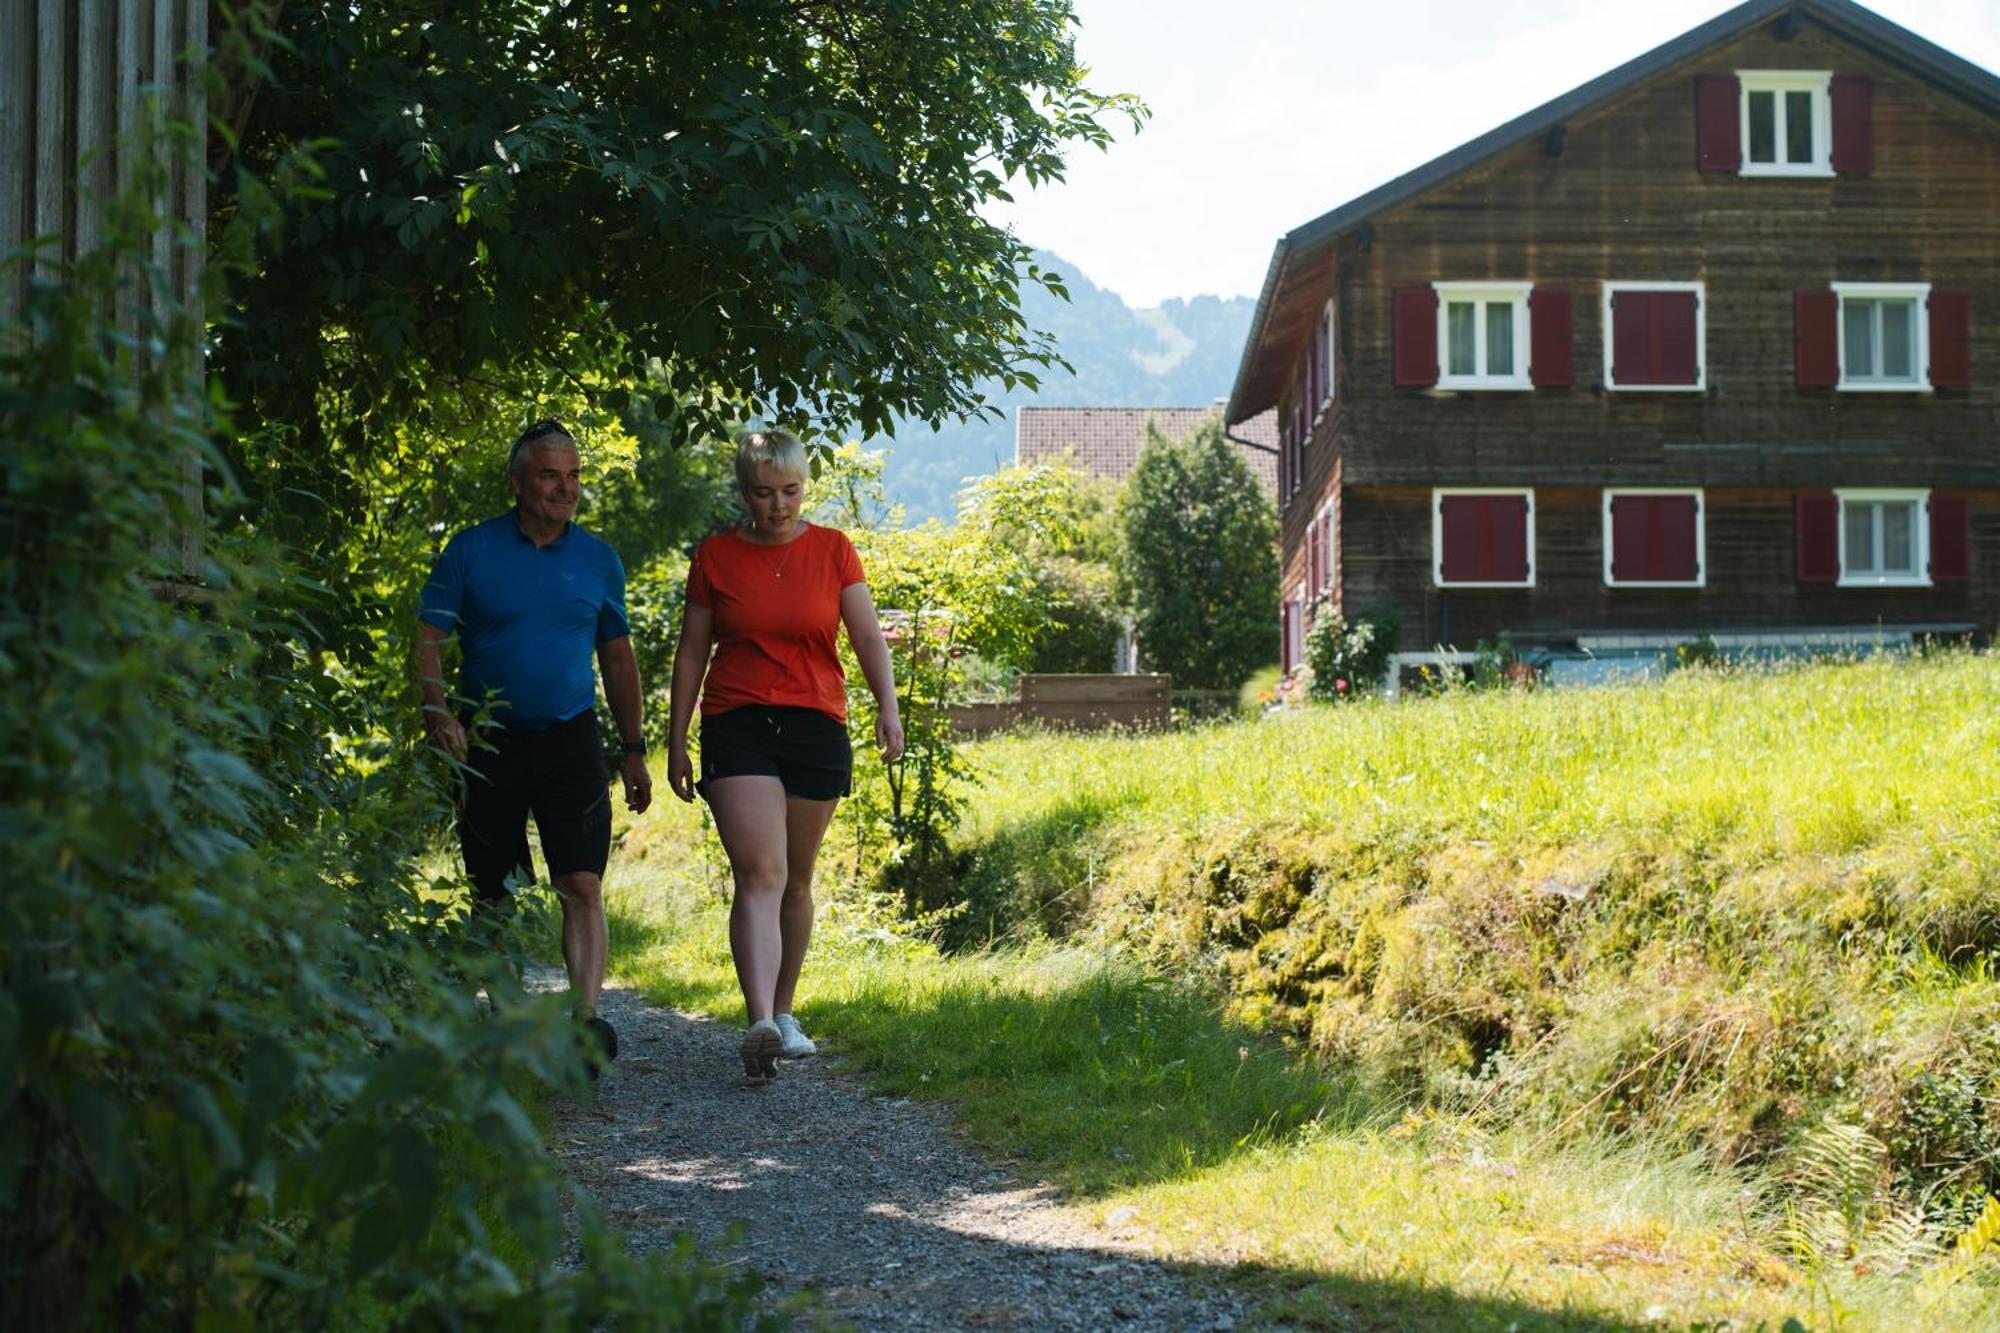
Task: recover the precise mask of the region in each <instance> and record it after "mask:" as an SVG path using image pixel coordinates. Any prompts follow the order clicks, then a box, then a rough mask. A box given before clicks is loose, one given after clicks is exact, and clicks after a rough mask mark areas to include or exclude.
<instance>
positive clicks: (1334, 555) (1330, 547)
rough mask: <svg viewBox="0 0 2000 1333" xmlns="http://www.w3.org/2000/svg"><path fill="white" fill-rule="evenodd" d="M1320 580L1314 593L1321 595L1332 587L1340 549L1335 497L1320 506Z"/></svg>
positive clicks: (1329, 498) (1329, 497)
mask: <svg viewBox="0 0 2000 1333" xmlns="http://www.w3.org/2000/svg"><path fill="white" fill-rule="evenodd" d="M1318 534H1319V580H1318V582H1317V584H1316V585H1315V586H1314V588H1313V590H1312V591H1313V595H1314V596H1315V597H1317V596H1320V595H1321V594H1323V593H1326V592H1328V591H1329V590H1331V589H1332V587H1333V584H1334V565H1335V563H1336V561H1337V559H1338V555H1339V551H1340V532H1339V529H1338V527H1337V525H1336V523H1335V519H1334V508H1333V497H1332V496H1328V497H1327V499H1326V502H1325V503H1324V504H1322V505H1321V506H1320V507H1319V526H1318Z"/></svg>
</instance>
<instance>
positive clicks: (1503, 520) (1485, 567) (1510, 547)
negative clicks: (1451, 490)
mask: <svg viewBox="0 0 2000 1333" xmlns="http://www.w3.org/2000/svg"><path fill="white" fill-rule="evenodd" d="M1438 505H1439V508H1440V510H1441V512H1442V518H1443V521H1442V523H1441V524H1440V525H1439V526H1440V527H1441V529H1442V531H1443V537H1444V558H1443V560H1442V561H1441V562H1440V563H1441V566H1442V568H1441V573H1442V574H1443V576H1444V581H1445V582H1446V583H1525V582H1527V580H1528V500H1527V497H1526V496H1521V495H1447V496H1444V497H1443V498H1442V499H1440V500H1439V501H1438Z"/></svg>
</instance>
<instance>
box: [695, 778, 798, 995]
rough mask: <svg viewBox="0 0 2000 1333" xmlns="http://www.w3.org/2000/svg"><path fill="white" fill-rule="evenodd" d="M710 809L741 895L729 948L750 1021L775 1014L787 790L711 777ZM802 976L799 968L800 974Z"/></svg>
mask: <svg viewBox="0 0 2000 1333" xmlns="http://www.w3.org/2000/svg"><path fill="white" fill-rule="evenodd" d="M703 785H704V786H705V787H706V788H707V792H706V795H707V797H708V808H709V810H710V811H711V812H712V813H713V814H714V815H715V831H716V832H717V833H718V834H720V835H721V837H722V850H723V851H724V852H726V853H728V855H729V869H730V873H731V875H732V876H733V877H734V879H735V881H736V896H735V898H734V900H733V901H732V902H731V903H730V907H729V953H730V957H731V958H733V959H734V960H735V962H736V982H737V984H738V985H739V986H741V987H742V988H743V1007H744V1008H745V1009H746V1010H748V1011H749V1015H750V1021H751V1022H752V1023H755V1022H757V1021H758V1020H759V1019H764V1018H769V1017H770V1016H771V1014H772V1013H773V1012H774V1010H773V1006H772V999H773V996H774V993H775V991H776V989H777V985H778V977H779V973H780V971H781V968H782V957H783V953H784V944H783V938H782V934H781V930H780V926H779V910H780V905H781V903H782V902H783V900H784V897H785V879H786V875H787V870H786V842H787V836H786V823H787V811H786V806H787V805H788V804H790V803H789V802H788V801H786V800H785V789H784V786H783V785H782V784H780V783H779V781H778V780H777V779H776V778H774V777H766V776H762V775H748V776H744V777H735V778H711V779H710V780H709V781H708V782H707V783H705V784H703ZM794 975H796V972H795V973H794Z"/></svg>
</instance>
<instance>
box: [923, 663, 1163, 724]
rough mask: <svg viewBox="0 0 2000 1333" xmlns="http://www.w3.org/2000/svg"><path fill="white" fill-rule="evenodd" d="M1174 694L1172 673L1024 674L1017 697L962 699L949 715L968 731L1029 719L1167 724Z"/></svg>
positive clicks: (1079, 722)
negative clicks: (978, 700) (977, 701)
mask: <svg viewBox="0 0 2000 1333" xmlns="http://www.w3.org/2000/svg"><path fill="white" fill-rule="evenodd" d="M1172 695H1173V677H1172V676H1113V675H1045V676H1022V677H1021V678H1020V680H1019V681H1018V682H1017V684H1016V686H1015V697H1014V698H1012V699H1009V700H1007V701H1005V702H1003V703H989V704H965V705H961V706H959V707H956V708H953V709H952V710H951V720H952V726H953V727H954V728H955V729H956V730H957V731H958V732H959V734H960V735H964V736H984V735H988V734H990V733H992V732H996V731H1005V730H1007V729H1008V728H1010V727H1017V726H1020V725H1022V724H1024V723H1030V722H1033V723H1039V724H1041V725H1042V726H1045V727H1051V728H1054V729H1056V730H1060V731H1103V730H1106V729H1107V728H1111V727H1130V728H1141V727H1164V726H1167V725H1169V724H1170V723H1171V722H1172V721H1173V716H1174V712H1173V704H1172Z"/></svg>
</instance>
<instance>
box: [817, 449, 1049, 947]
mask: <svg viewBox="0 0 2000 1333" xmlns="http://www.w3.org/2000/svg"><path fill="white" fill-rule="evenodd" d="M820 463H821V466H820V468H819V472H820V476H819V478H818V480H817V482H816V483H815V489H816V490H817V491H818V492H819V493H820V495H821V497H822V498H821V500H820V501H819V503H818V505H817V506H816V507H815V508H814V510H813V511H812V514H813V517H814V518H815V519H816V520H821V521H826V522H830V523H833V524H834V525H836V526H840V527H844V528H846V529H847V530H848V532H849V534H850V535H851V536H852V538H853V540H854V543H855V547H856V549H857V550H858V552H859V553H860V556H861V561H862V567H863V568H864V569H865V570H866V571H867V574H868V584H869V588H870V590H871V592H872V594H873V597H874V600H875V604H876V607H877V609H878V611H879V612H880V614H881V617H882V622H883V630H884V633H885V635H886V637H887V639H888V641H889V649H890V656H891V660H892V662H893V664H894V667H895V672H896V694H897V699H898V703H899V707H900V709H901V713H902V723H903V736H904V746H905V748H904V752H903V756H902V758H900V759H898V760H897V761H896V762H895V763H893V764H886V765H885V764H883V763H882V762H881V760H880V756H879V752H878V751H876V750H875V748H874V747H873V745H872V744H864V745H862V746H859V747H857V753H856V765H855V790H854V797H853V799H852V800H850V801H848V802H847V803H846V804H845V806H844V807H843V820H844V823H845V826H846V828H847V829H849V830H851V831H852V834H853V837H854V838H855V839H856V842H857V844H858V845H857V848H856V853H855V864H856V865H857V866H876V865H879V866H881V867H882V877H883V879H884V880H885V882H886V883H885V887H888V888H890V889H893V890H894V891H895V892H896V893H897V894H898V895H899V896H900V897H901V899H902V901H903V904H904V907H905V910H906V911H907V912H908V913H910V914H911V915H912V916H927V915H929V914H933V913H935V912H938V911H940V910H945V909H948V908H950V907H951V906H952V904H953V902H954V901H955V898H956V892H955V889H954V887H953V885H952V884H951V882H950V878H949V871H950V869H951V834H952V831H953V830H954V829H956V828H957V827H958V823H959V820H960V818H961V817H962V815H963V813H964V809H965V803H966V801H967V799H968V790H969V788H970V787H971V786H972V785H974V784H975V783H976V781H977V776H976V774H975V773H974V771H973V769H972V767H971V765H970V764H969V763H968V762H967V761H966V759H965V757H964V754H963V752H962V749H961V743H960V739H959V736H958V733H957V730H956V728H955V727H954V725H953V723H952V719H951V713H950V709H951V706H952V705H953V704H955V703H957V702H958V701H959V700H961V699H962V698H964V697H965V694H966V690H967V686H968V683H969V678H970V675H971V673H972V672H973V671H974V670H975V668H976V669H977V670H979V671H981V672H982V673H985V674H988V675H991V674H993V673H995V672H1001V671H1009V670H1019V669H1020V668H1021V667H1022V665H1023V664H1024V663H1025V662H1026V661H1027V660H1028V658H1029V655H1030V653H1031V652H1032V650H1033V645H1034V644H1035V643H1036V641H1037V638H1038V636H1039V634H1040V633H1041V631H1042V630H1043V629H1044V628H1045V626H1046V625H1047V623H1048V610H1047V607H1046V606H1045V604H1044V601H1043V597H1042V590H1043V586H1044V585H1043V582H1042V571H1041V566H1040V565H1039V563H1038V562H1037V561H1036V560H1035V559H1034V557H1033V556H1032V555H1031V554H1030V553H1031V552H1032V551H1034V550H1037V549H1046V548H1048V547H1049V546H1051V545H1055V544H1058V543H1060V542H1061V541H1063V540H1065V539H1066V536H1065V534H1066V533H1069V532H1070V525H1071V523H1072V522H1073V511H1072V509H1071V508H1070V506H1069V500H1070V498H1071V497H1072V491H1071V489H1070V487H1069V485H1068V482H1067V480H1066V478H1065V477H1064V476H1063V474H1062V472H1061V471H1060V470H1059V469H1054V468H1044V467H1035V468H1015V469H1009V470H1007V471H1005V472H1001V473H998V474H995V475H993V476H990V477H983V478H981V479H979V480H978V481H977V482H975V483H974V484H973V485H972V486H971V487H969V488H967V490H966V491H965V492H964V493H963V494H962V495H961V496H960V498H959V515H958V521H957V522H956V523H954V524H952V525H950V526H948V527H947V526H946V525H944V524H942V523H938V522H936V521H935V520H933V521H931V522H928V523H924V524H922V525H920V526H918V527H914V528H905V527H896V526H891V525H889V524H886V523H883V522H881V521H879V520H880V519H882V518H883V517H884V512H883V507H882V505H881V503H880V495H881V472H882V455H881V454H879V453H868V452H865V451H863V450H861V449H859V448H858V447H857V446H854V445H847V446H844V447H842V448H841V449H838V450H835V451H832V452H830V453H827V454H825V455H823V456H822V457H821V460H820ZM887 517H889V518H894V517H895V515H894V514H893V513H891V514H889V515H887ZM842 643H843V653H845V654H846V656H845V657H844V662H845V665H846V670H847V684H848V712H849V715H850V717H851V718H852V719H853V725H854V730H855V732H856V734H857V735H862V736H868V737H871V738H872V736H873V734H874V724H875V717H876V706H875V700H874V697H873V696H872V695H871V694H870V693H869V691H868V688H867V682H866V680H865V679H864V678H863V676H862V674H861V670H860V667H859V666H858V665H857V664H856V663H855V661H854V659H853V656H852V653H851V651H849V650H848V649H847V647H846V645H845V640H844V639H843V641H842ZM873 846H879V847H881V848H883V850H882V851H881V852H880V853H879V854H877V853H871V852H870V850H869V848H870V847H873Z"/></svg>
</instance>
